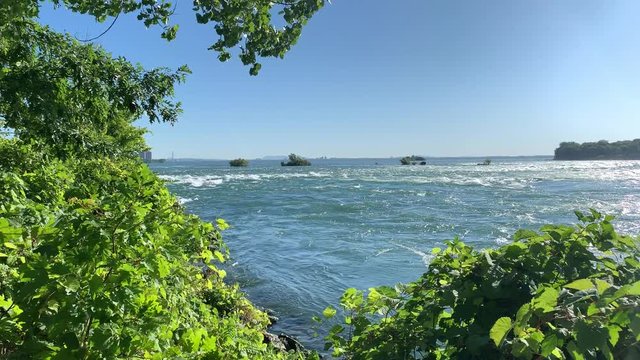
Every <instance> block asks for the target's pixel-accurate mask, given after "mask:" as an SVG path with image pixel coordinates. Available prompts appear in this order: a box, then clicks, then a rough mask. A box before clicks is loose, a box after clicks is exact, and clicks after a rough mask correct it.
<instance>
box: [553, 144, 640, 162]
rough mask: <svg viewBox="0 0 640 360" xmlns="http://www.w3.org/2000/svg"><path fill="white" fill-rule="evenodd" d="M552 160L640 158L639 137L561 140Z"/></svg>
mask: <svg viewBox="0 0 640 360" xmlns="http://www.w3.org/2000/svg"><path fill="white" fill-rule="evenodd" d="M553 159H554V160H640V139H635V140H625V141H615V142H608V141H607V140H600V141H598V142H585V143H582V144H579V143H576V142H563V143H560V146H559V147H558V148H557V149H556V150H555V154H554V157H553Z"/></svg>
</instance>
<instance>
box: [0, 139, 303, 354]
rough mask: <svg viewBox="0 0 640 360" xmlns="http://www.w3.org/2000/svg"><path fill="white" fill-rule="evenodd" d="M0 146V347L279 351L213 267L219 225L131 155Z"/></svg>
mask: <svg viewBox="0 0 640 360" xmlns="http://www.w3.org/2000/svg"><path fill="white" fill-rule="evenodd" d="M0 150H1V151H2V153H3V154H4V153H7V152H10V153H12V154H15V155H16V157H2V158H1V159H0V357H7V358H15V359H23V358H50V357H51V358H122V359H131V358H143V357H144V358H158V359H166V358H212V359H213V358H215V359H229V358H261V357H269V358H277V357H280V356H285V355H284V354H277V353H275V352H273V351H272V350H270V349H269V348H268V347H267V345H265V344H263V343H262V342H263V335H262V332H263V331H264V330H265V328H266V324H267V322H268V320H267V317H266V315H265V314H264V313H262V312H260V311H258V310H256V309H255V308H254V307H253V306H252V305H251V304H250V303H249V302H248V301H247V300H246V299H245V298H244V296H243V295H242V293H240V292H239V290H238V288H237V286H229V285H226V284H225V283H224V282H223V278H224V276H225V272H224V271H223V270H221V269H219V268H218V267H217V266H216V265H215V264H216V263H220V262H222V261H224V260H225V258H226V257H227V250H226V247H225V246H224V244H223V243H222V241H221V238H220V232H219V230H222V229H224V228H225V227H226V226H227V225H226V224H225V223H224V222H223V221H219V222H218V223H217V224H216V225H215V226H214V225H212V224H209V223H205V222H202V221H201V220H199V219H198V218H197V217H196V216H193V215H187V214H185V213H184V211H183V209H182V207H181V206H180V205H179V204H178V202H177V201H176V199H175V197H173V196H172V195H171V194H169V192H168V190H167V189H166V187H165V186H164V184H163V182H162V181H161V180H159V179H158V178H157V177H156V176H155V175H154V174H153V173H152V172H151V171H150V170H149V169H148V168H147V167H146V166H145V165H143V164H141V163H140V161H138V160H134V159H119V160H118V161H114V160H112V159H88V160H87V159H83V160H76V159H67V160H64V161H61V160H56V159H47V158H46V157H45V156H42V155H40V154H38V153H36V152H33V151H32V149H31V146H30V145H23V144H21V142H20V141H18V140H6V139H5V140H0ZM16 159H20V160H19V161H16ZM198 264H199V265H198ZM292 356H293V355H292Z"/></svg>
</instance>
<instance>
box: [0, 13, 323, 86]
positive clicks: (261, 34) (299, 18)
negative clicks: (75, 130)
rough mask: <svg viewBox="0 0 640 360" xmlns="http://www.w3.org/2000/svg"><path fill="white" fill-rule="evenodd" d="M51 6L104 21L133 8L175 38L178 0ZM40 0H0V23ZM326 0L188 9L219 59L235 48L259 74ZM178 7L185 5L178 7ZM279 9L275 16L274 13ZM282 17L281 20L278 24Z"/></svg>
mask: <svg viewBox="0 0 640 360" xmlns="http://www.w3.org/2000/svg"><path fill="white" fill-rule="evenodd" d="M50 1H51V2H52V3H53V4H54V5H55V6H64V7H66V8H68V9H70V10H72V11H75V12H79V13H82V14H89V15H91V16H93V17H95V19H96V20H97V21H100V22H103V21H105V20H106V19H107V17H109V16H112V17H115V16H118V15H119V14H121V13H125V14H126V13H137V18H138V20H140V21H142V22H143V23H144V25H145V26H146V27H151V26H158V27H160V28H161V29H162V33H161V36H162V37H163V38H165V39H167V40H173V39H174V38H175V37H176V35H177V32H178V28H179V26H178V25H177V24H172V23H171V17H172V15H173V13H174V12H175V11H176V10H177V6H178V1H177V0H174V1H167V0H157V1H156V0H154V1H150V0H119V1H102V0H50ZM41 2H42V1H41V0H21V1H2V2H0V24H4V23H6V22H9V21H11V20H13V19H16V18H18V19H22V18H33V17H36V16H37V15H38V13H39V9H40V5H41V4H40V3H41ZM324 3H325V1H324V0H290V1H264V0H233V1H201V0H193V2H192V6H191V8H192V10H193V12H194V15H195V20H196V21H197V22H198V23H200V24H211V27H212V30H213V32H215V35H214V36H215V37H217V40H216V41H215V42H214V43H213V44H212V45H211V46H210V47H209V50H213V51H215V52H217V53H218V59H220V61H227V60H229V59H230V57H231V53H230V50H232V49H238V50H239V52H238V57H239V58H240V60H241V61H242V63H243V64H245V65H251V68H250V71H249V72H250V74H251V75H257V74H258V72H259V71H260V68H261V64H260V63H259V62H258V58H260V57H278V58H282V57H284V55H285V53H286V52H287V51H289V50H290V49H291V47H292V46H293V45H295V43H296V42H297V40H298V38H299V37H300V35H301V33H302V28H303V26H304V25H306V24H307V22H308V21H309V19H311V17H312V16H313V15H314V14H315V13H316V12H317V11H318V10H320V9H321V8H322V7H323V6H324ZM180 10H181V11H183V10H184V9H183V8H182V7H181V8H180ZM274 14H277V15H278V16H277V18H276V19H275V20H274V19H272V17H273V15H274ZM280 23H283V24H284V25H283V26H276V24H280Z"/></svg>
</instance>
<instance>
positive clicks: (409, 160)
mask: <svg viewBox="0 0 640 360" xmlns="http://www.w3.org/2000/svg"><path fill="white" fill-rule="evenodd" d="M424 160H425V159H424V157H422V156H418V155H411V156H405V157H403V158H402V159H400V164H402V165H418V164H420V165H427V162H426V161H424Z"/></svg>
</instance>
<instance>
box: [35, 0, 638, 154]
mask: <svg viewBox="0 0 640 360" xmlns="http://www.w3.org/2000/svg"><path fill="white" fill-rule="evenodd" d="M638 18H640V1H637V0H607V1H601V0H563V1H551V0H547V1H541V0H528V1H524V0H523V1H514V0H484V1H477V0H434V1H431V0H403V1H388V0H387V1H382V0H366V1H365V0H350V1H348V0H333V1H332V4H330V5H327V6H326V7H325V8H324V9H323V10H321V12H320V13H318V14H317V15H316V17H314V18H313V19H312V20H311V21H310V23H309V24H308V26H307V27H306V28H305V29H304V31H303V34H302V37H301V39H300V41H299V42H298V44H297V45H296V46H295V47H294V48H293V50H292V51H291V52H290V53H288V54H287V56H286V57H285V59H284V60H266V61H263V67H262V71H261V73H260V75H259V76H258V77H250V76H249V75H248V70H249V69H248V68H246V67H243V66H242V65H241V63H240V62H239V60H236V59H235V58H234V59H233V60H232V61H230V62H227V63H220V62H219V61H218V60H217V58H216V54H215V53H213V52H209V51H207V50H206V48H207V47H208V46H209V45H210V44H211V43H213V42H214V41H215V40H216V35H215V33H214V32H213V31H212V29H211V28H210V27H207V26H203V25H198V24H196V23H195V19H194V15H193V13H192V12H191V6H190V1H185V0H181V1H179V2H178V7H177V12H176V16H175V19H174V21H175V22H177V23H179V24H180V26H181V28H180V31H179V32H178V38H177V39H176V40H174V41H173V42H166V41H165V40H163V39H161V38H160V37H159V35H158V33H159V32H158V31H157V29H146V28H145V27H144V26H143V24H142V23H140V22H138V21H136V19H135V16H124V17H120V18H119V19H118V21H117V22H116V24H115V25H114V27H113V28H112V29H111V30H110V31H109V32H108V33H107V34H106V35H104V36H103V37H101V38H100V39H99V40H98V41H96V42H97V43H99V44H101V45H102V46H103V47H105V48H106V49H107V50H109V51H111V52H112V53H113V54H115V55H122V56H125V57H126V58H127V59H129V60H131V61H134V62H140V63H141V64H143V65H144V66H145V67H149V68H150V67H155V66H167V67H171V68H176V67H178V66H179V65H182V64H187V65H189V67H190V68H191V69H192V70H193V75H191V76H189V78H188V80H187V83H186V84H183V85H180V86H179V87H178V89H177V98H178V99H179V100H180V101H182V103H183V108H184V113H183V115H182V117H181V119H180V121H179V123H177V124H176V125H175V126H173V127H171V126H168V125H155V124H154V125H151V126H149V129H150V130H151V132H152V133H151V134H149V135H148V137H147V139H148V142H149V144H150V145H151V146H152V147H153V151H154V157H156V158H159V157H168V156H170V154H171V152H174V153H175V156H176V157H197V158H235V157H246V158H256V157H262V156H265V155H281V154H288V153H291V152H295V153H298V154H301V155H305V156H309V157H316V156H329V157H334V156H335V157H388V156H399V155H406V154H423V155H428V156H467V155H476V156H484V155H534V154H552V153H553V150H554V149H555V147H556V146H557V145H558V143H559V142H561V141H571V140H573V141H579V142H582V141H597V140H600V139H607V140H622V139H633V138H638V137H640V25H639V24H638V22H637V19H638ZM41 20H42V21H43V22H45V23H47V24H50V25H52V26H53V27H54V28H56V29H58V30H64V31H68V32H70V33H71V34H73V35H75V36H76V37H78V38H89V37H92V36H95V35H97V34H99V33H101V32H102V31H103V30H104V29H106V27H107V26H108V24H109V21H107V22H106V23H103V24H95V23H94V22H93V20H91V19H90V18H88V17H86V16H82V15H70V14H69V13H67V12H66V11H64V10H55V11H54V10H51V9H50V8H46V9H43V11H42V13H41ZM141 125H145V126H146V124H144V123H141Z"/></svg>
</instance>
